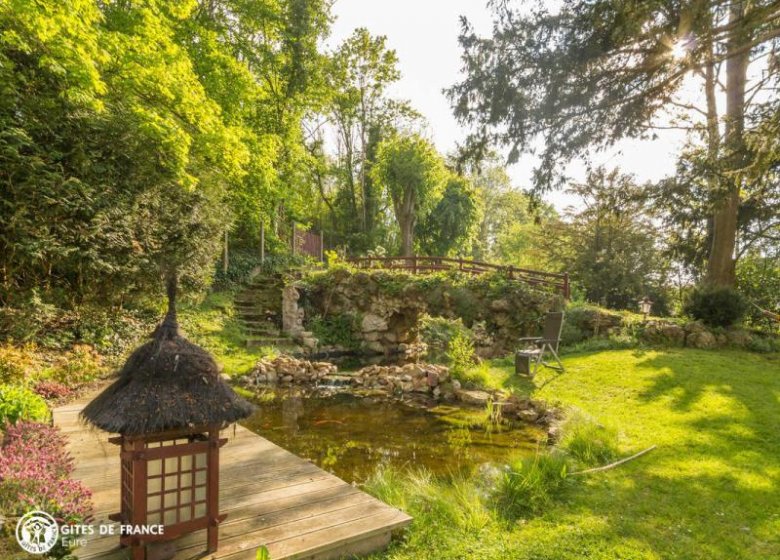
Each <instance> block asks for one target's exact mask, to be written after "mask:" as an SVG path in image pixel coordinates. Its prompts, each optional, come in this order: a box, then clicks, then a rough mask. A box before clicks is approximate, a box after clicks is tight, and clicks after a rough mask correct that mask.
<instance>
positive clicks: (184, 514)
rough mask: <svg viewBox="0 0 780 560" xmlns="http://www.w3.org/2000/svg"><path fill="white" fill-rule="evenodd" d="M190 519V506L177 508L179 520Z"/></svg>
mask: <svg viewBox="0 0 780 560" xmlns="http://www.w3.org/2000/svg"><path fill="white" fill-rule="evenodd" d="M190 519H192V508H191V507H190V506H187V507H183V508H181V509H179V521H181V522H183V521H189V520H190Z"/></svg>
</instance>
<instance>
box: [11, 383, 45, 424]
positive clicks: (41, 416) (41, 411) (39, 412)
mask: <svg viewBox="0 0 780 560" xmlns="http://www.w3.org/2000/svg"><path fill="white" fill-rule="evenodd" d="M48 419H49V407H48V406H46V401H44V400H43V398H42V397H41V396H40V395H37V394H36V393H34V392H33V391H31V390H30V389H27V388H26V387H22V386H19V385H0V425H5V424H16V423H17V422H19V421H31V422H45V421H47V420H48Z"/></svg>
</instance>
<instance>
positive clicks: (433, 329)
mask: <svg viewBox="0 0 780 560" xmlns="http://www.w3.org/2000/svg"><path fill="white" fill-rule="evenodd" d="M456 334H463V335H464V336H468V328H467V327H466V326H465V325H464V324H463V320H462V319H460V318H458V319H448V318H446V317H432V316H431V315H423V316H422V317H421V318H420V338H421V340H422V341H423V342H424V343H425V344H426V345H427V346H428V357H429V358H430V359H446V357H447V356H446V354H447V349H448V348H449V346H450V341H451V340H452V338H453V337H454V336H455V335H456Z"/></svg>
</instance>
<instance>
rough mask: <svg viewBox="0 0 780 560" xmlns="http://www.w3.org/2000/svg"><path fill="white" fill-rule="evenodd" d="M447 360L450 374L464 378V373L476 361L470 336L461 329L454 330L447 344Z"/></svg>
mask: <svg viewBox="0 0 780 560" xmlns="http://www.w3.org/2000/svg"><path fill="white" fill-rule="evenodd" d="M447 361H448V363H449V365H450V372H451V373H452V376H453V377H454V378H455V379H460V380H464V378H465V377H466V373H467V372H468V371H469V370H470V369H471V368H472V367H473V366H474V365H475V364H476V363H477V358H476V355H475V354H474V342H473V341H472V340H471V337H469V336H468V335H467V334H466V333H464V332H462V331H458V332H456V333H455V334H454V335H453V336H452V338H451V339H450V341H449V344H447Z"/></svg>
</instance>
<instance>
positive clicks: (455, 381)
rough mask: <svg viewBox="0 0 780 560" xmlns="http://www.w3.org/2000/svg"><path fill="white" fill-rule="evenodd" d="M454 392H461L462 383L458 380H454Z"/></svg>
mask: <svg viewBox="0 0 780 560" xmlns="http://www.w3.org/2000/svg"><path fill="white" fill-rule="evenodd" d="M452 391H453V392H454V393H457V392H458V391H460V381H458V380H457V379H453V380H452Z"/></svg>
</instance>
